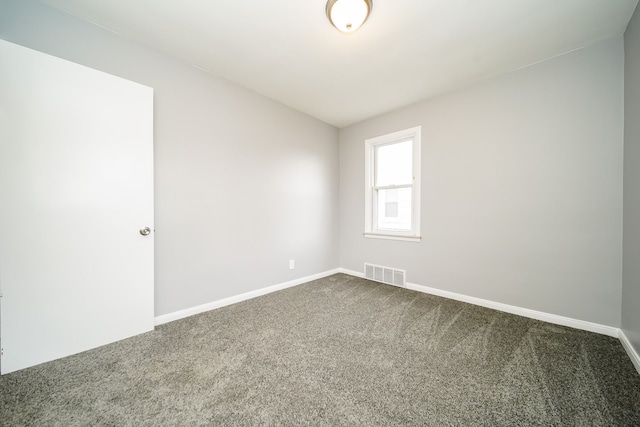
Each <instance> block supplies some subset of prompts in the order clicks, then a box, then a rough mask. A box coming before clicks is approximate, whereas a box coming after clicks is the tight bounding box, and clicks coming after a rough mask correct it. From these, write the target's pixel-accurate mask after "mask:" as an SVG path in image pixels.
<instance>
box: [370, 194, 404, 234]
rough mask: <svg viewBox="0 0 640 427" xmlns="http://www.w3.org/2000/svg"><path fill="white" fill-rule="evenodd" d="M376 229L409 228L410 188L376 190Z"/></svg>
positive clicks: (397, 229) (401, 229)
mask: <svg viewBox="0 0 640 427" xmlns="http://www.w3.org/2000/svg"><path fill="white" fill-rule="evenodd" d="M377 195H378V197H377V199H378V203H377V212H376V214H377V224H376V228H377V229H378V230H389V231H410V230H411V188H394V189H390V190H377Z"/></svg>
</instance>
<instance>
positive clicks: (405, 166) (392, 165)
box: [375, 140, 413, 187]
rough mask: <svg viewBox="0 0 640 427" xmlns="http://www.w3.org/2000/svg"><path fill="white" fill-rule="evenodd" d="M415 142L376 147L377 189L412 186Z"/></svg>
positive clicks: (409, 141)
mask: <svg viewBox="0 0 640 427" xmlns="http://www.w3.org/2000/svg"><path fill="white" fill-rule="evenodd" d="M412 145H413V141H411V140H408V141H403V142H398V143H396V144H389V145H380V146H378V147H376V153H375V154H376V182H375V186H376V187H385V186H388V185H403V184H411V183H412V177H413V170H412Z"/></svg>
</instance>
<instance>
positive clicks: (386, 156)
mask: <svg viewBox="0 0 640 427" xmlns="http://www.w3.org/2000/svg"><path fill="white" fill-rule="evenodd" d="M420 145H421V141H420V127H415V128H411V129H407V130H404V131H400V132H394V133H391V134H388V135H383V136H379V137H377V138H372V139H367V140H366V141H365V158H366V164H365V173H366V176H365V180H366V193H365V215H366V217H365V232H364V235H365V237H374V238H382V239H398V240H410V241H420Z"/></svg>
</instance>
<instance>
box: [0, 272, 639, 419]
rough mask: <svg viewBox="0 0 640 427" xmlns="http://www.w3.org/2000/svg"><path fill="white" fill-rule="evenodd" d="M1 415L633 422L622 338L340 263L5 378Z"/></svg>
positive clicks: (634, 382)
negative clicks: (291, 284) (360, 272)
mask: <svg viewBox="0 0 640 427" xmlns="http://www.w3.org/2000/svg"><path fill="white" fill-rule="evenodd" d="M0 404H1V407H0V424H1V425H3V426H22V425H25V426H76V425H77V426H99V425H113V426H159V425H216V426H223V425H230V426H234V425H240V426H244V425H247V426H254V425H368V426H373V425H380V426H382V425H384V426H393V425H433V426H458V425H460V426H467V425H478V426H500V425H518V426H522V425H544V426H555V425H571V426H583V425H589V426H592V425H595V426H598V425H602V426H613V425H620V426H634V425H635V426H637V425H640V375H638V373H637V372H636V371H635V369H634V367H633V365H632V363H631V361H630V360H629V358H628V357H627V355H626V354H625V352H624V349H623V348H622V346H621V344H620V343H619V341H618V340H616V339H614V338H610V337H606V336H601V335H597V334H593V333H588V332H583V331H578V330H574V329H570V328H565V327H560V326H555V325H551V324H547V323H544V322H540V321H536V320H531V319H527V318H523V317H518V316H514V315H510V314H505V313H501V312H498V311H493V310H489V309H485V308H481V307H476V306H473V305H469V304H465V303H461V302H457V301H451V300H447V299H444V298H439V297H435V296H431V295H426V294H421V293H418V292H414V291H410V290H406V289H400V288H395V287H392V286H387V285H382V284H378V283H374V282H369V281H366V280H363V279H359V278H355V277H351V276H347V275H343V274H338V275H334V276H331V277H328V278H325V279H321V280H316V281H313V282H310V283H307V284H304V285H301V286H297V287H295V288H290V289H287V290H284V291H280V292H276V293H273V294H269V295H266V296H263V297H260V298H256V299H253V300H250V301H245V302H242V303H239V304H235V305H232V306H228V307H225V308H222V309H219V310H215V311H211V312H208V313H204V314H201V315H198V316H193V317H190V318H187V319H183V320H179V321H175V322H172V323H169V324H166V325H162V326H159V327H158V328H156V330H155V331H153V332H150V333H147V334H144V335H140V336H137V337H134V338H131V339H127V340H124V341H120V342H117V343H115V344H111V345H108V346H104V347H101V348H98V349H95V350H91V351H88V352H85V353H82V354H78V355H75V356H71V357H67V358H65V359H61V360H57V361H54V362H50V363H46V364H42V365H39V366H36V367H33V368H29V369H25V370H22V371H18V372H15V373H12V374H8V375H4V376H2V377H0Z"/></svg>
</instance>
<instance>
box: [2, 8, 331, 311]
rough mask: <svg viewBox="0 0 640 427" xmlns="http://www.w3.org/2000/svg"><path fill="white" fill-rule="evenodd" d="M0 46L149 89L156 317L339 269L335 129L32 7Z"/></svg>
mask: <svg viewBox="0 0 640 427" xmlns="http://www.w3.org/2000/svg"><path fill="white" fill-rule="evenodd" d="M0 38H2V39H5V40H7V41H10V42H13V43H17V44H21V45H23V46H26V47H30V48H33V49H36V50H40V51H42V52H45V53H49V54H52V55H54V56H57V57H60V58H64V59H68V60H71V61H73V62H77V63H80V64H83V65H86V66H89V67H92V68H95V69H98V70H101V71H105V72H108V73H111V74H114V75H117V76H120V77H124V78H126V79H129V80H133V81H136V82H139V83H142V84H145V85H147V86H151V87H153V88H154V90H155V103H154V108H155V128H154V132H155V154H154V155H155V192H156V194H155V200H156V204H155V217H156V235H155V238H156V259H155V277H156V288H155V298H156V301H155V314H156V316H159V315H163V314H167V313H171V312H174V311H177V310H181V309H185V308H190V307H193V306H197V305H200V304H205V303H208V302H211V301H215V300H218V299H221V298H225V297H229V296H233V295H237V294H240V293H244V292H248V291H252V290H256V289H259V288H263V287H267V286H271V285H275V284H278V283H282V282H286V281H289V280H294V279H297V278H300V277H305V276H308V275H311V274H316V273H320V272H324V271H327V270H330V269H334V268H337V267H338V256H337V253H338V234H337V229H338V221H337V213H338V211H337V203H338V197H337V194H338V131H337V130H336V129H335V128H333V127H332V126H329V125H327V124H325V123H322V122H320V121H318V120H316V119H313V118H310V117H309V116H306V115H303V114H301V113H299V112H296V111H294V110H292V109H290V108H288V107H285V106H283V105H281V104H278V103H276V102H274V101H271V100H269V99H267V98H264V97H262V96H260V95H257V94H255V93H254V92H251V91H249V90H246V89H244V88H242V87H239V86H236V85H234V84H231V83H229V82H227V81H225V80H222V79H219V78H217V77H215V76H213V75H210V74H207V73H205V72H203V71H200V70H198V69H196V68H194V67H190V66H188V65H185V64H182V63H179V62H177V61H174V60H172V59H170V58H168V57H166V56H164V55H162V54H160V53H158V52H155V51H153V50H150V49H147V48H145V47H142V46H140V45H138V44H135V43H132V42H129V41H126V40H125V39H123V38H121V37H120V36H118V35H116V34H114V33H111V32H108V31H105V30H103V29H101V28H98V27H96V26H93V25H91V24H89V23H86V22H84V21H82V20H79V19H76V18H74V17H72V16H69V15H66V14H64V13H62V12H59V11H57V10H55V9H52V8H50V7H48V6H45V5H43V4H41V3H39V2H37V1H34V0H3V1H2V3H1V4H0ZM97 226H99V224H98V225H97ZM290 259H295V260H296V269H295V270H289V260H290ZM123 297H126V296H123Z"/></svg>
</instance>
